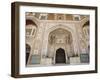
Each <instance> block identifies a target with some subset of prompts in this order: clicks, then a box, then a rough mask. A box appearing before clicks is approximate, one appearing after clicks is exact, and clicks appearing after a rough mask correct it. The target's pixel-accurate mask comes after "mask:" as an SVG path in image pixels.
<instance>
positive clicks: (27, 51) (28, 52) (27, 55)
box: [26, 44, 31, 64]
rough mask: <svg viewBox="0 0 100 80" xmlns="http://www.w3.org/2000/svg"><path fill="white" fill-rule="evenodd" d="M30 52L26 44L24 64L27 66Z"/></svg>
mask: <svg viewBox="0 0 100 80" xmlns="http://www.w3.org/2000/svg"><path fill="white" fill-rule="evenodd" d="M30 50H31V47H30V46H29V45H28V44H26V64H27V62H28V59H29V55H30Z"/></svg>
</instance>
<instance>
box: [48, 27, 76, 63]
mask: <svg viewBox="0 0 100 80" xmlns="http://www.w3.org/2000/svg"><path fill="white" fill-rule="evenodd" d="M59 48H62V49H64V50H65V51H64V52H65V59H66V62H67V59H68V57H70V56H72V55H73V54H74V47H73V39H72V34H71V32H69V31H68V30H66V29H64V28H57V29H55V30H53V31H51V32H50V33H49V35H48V48H47V56H48V57H49V58H52V59H53V63H54V64H55V63H56V61H55V58H56V50H57V49H59Z"/></svg>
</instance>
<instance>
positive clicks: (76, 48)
mask: <svg viewBox="0 0 100 80" xmlns="http://www.w3.org/2000/svg"><path fill="white" fill-rule="evenodd" d="M25 16H26V65H27V66H44V65H45V66H46V65H66V64H83V63H84V64H88V63H89V47H90V44H89V27H90V26H89V16H88V15H76V14H75V15H74V14H55V13H32V12H27V13H26V15H25Z"/></svg>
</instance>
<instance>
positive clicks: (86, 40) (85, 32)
mask: <svg viewBox="0 0 100 80" xmlns="http://www.w3.org/2000/svg"><path fill="white" fill-rule="evenodd" d="M89 27H90V22H89V21H87V22H85V23H84V25H83V26H82V31H83V35H84V44H85V46H84V48H85V53H89V47H90V44H89V40H90V39H89V37H90V31H89V29H90V28H89Z"/></svg>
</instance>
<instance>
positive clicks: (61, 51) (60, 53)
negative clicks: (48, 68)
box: [55, 48, 66, 63]
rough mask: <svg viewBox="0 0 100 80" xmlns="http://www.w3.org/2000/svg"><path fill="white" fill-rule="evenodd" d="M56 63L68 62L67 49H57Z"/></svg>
mask: <svg viewBox="0 0 100 80" xmlns="http://www.w3.org/2000/svg"><path fill="white" fill-rule="evenodd" d="M55 63H66V56H65V51H64V49H62V48H59V49H57V50H56V58H55Z"/></svg>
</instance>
